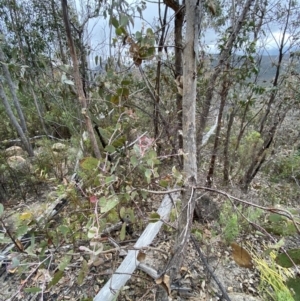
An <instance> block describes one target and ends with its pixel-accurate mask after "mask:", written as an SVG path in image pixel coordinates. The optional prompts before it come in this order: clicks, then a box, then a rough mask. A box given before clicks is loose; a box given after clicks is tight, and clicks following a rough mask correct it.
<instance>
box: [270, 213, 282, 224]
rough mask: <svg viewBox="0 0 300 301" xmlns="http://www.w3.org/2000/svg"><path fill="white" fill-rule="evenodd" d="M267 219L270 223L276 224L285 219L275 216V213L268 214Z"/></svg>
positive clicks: (278, 215)
mask: <svg viewBox="0 0 300 301" xmlns="http://www.w3.org/2000/svg"><path fill="white" fill-rule="evenodd" d="M268 219H269V221H270V222H272V223H277V222H280V221H283V220H286V218H284V217H283V216H282V215H280V214H277V213H272V214H270V215H269V217H268Z"/></svg>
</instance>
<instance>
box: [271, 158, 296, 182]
mask: <svg viewBox="0 0 300 301" xmlns="http://www.w3.org/2000/svg"><path fill="white" fill-rule="evenodd" d="M265 171H266V172H267V173H268V174H270V178H271V180H272V181H274V182H280V181H282V180H285V181H288V182H291V181H293V182H294V181H295V180H297V181H299V180H300V155H299V153H298V152H292V153H291V154H289V155H287V156H280V157H279V158H277V159H276V160H273V161H272V162H271V164H269V166H267V167H266V168H265Z"/></svg>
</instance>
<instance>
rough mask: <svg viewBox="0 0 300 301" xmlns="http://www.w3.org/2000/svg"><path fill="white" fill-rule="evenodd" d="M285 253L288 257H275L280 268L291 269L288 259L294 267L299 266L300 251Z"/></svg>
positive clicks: (294, 250) (280, 255)
mask: <svg viewBox="0 0 300 301" xmlns="http://www.w3.org/2000/svg"><path fill="white" fill-rule="evenodd" d="M286 252H287V254H288V255H289V256H287V255H286V254H285V253H282V254H279V255H278V256H277V257H276V262H277V263H278V264H279V265H280V266H282V267H284V268H291V267H292V266H293V263H292V262H291V260H290V258H291V259H292V260H293V261H294V263H295V264H296V265H298V264H300V249H291V250H287V251H286ZM289 257H290V258H289Z"/></svg>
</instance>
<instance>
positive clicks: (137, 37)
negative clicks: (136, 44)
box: [135, 31, 143, 40]
mask: <svg viewBox="0 0 300 301" xmlns="http://www.w3.org/2000/svg"><path fill="white" fill-rule="evenodd" d="M135 37H136V39H137V40H139V39H141V38H142V37H143V36H142V34H141V32H139V31H137V32H136V33H135Z"/></svg>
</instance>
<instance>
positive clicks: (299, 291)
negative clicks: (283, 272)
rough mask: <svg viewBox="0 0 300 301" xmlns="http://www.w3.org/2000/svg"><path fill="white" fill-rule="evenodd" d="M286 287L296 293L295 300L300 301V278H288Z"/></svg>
mask: <svg viewBox="0 0 300 301" xmlns="http://www.w3.org/2000/svg"><path fill="white" fill-rule="evenodd" d="M286 285H287V287H288V288H289V289H290V290H292V291H293V292H294V293H295V294H294V295H293V298H294V300H295V301H300V277H299V276H296V277H295V278H288V279H287V280H286Z"/></svg>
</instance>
